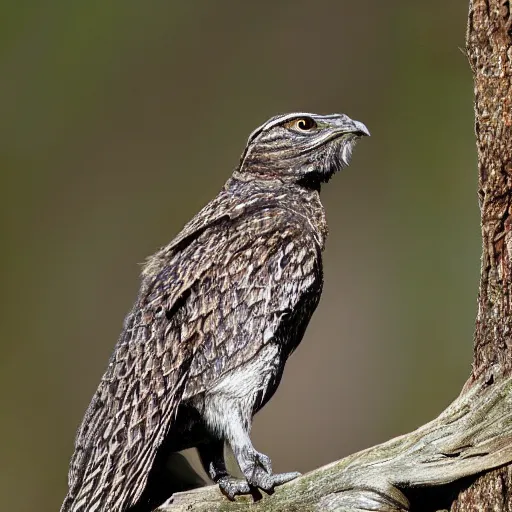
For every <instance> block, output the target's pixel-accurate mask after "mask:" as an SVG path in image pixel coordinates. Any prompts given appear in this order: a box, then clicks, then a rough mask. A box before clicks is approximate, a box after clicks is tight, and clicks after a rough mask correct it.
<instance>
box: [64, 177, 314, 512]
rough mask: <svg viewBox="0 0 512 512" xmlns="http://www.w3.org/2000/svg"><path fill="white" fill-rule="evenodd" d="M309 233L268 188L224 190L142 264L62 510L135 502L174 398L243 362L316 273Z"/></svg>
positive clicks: (89, 416) (88, 418)
mask: <svg viewBox="0 0 512 512" xmlns="http://www.w3.org/2000/svg"><path fill="white" fill-rule="evenodd" d="M302 207H303V205H302ZM317 232H318V230H316V231H314V230H312V229H310V226H308V224H307V223H305V222H304V219H303V216H302V215H301V214H300V213H298V212H297V211H294V209H293V208H290V207H289V205H288V206H287V205H285V204H283V202H282V201H280V199H279V196H276V195H269V193H268V190H259V188H258V187H257V186H255V187H250V188H248V192H247V193H246V194H245V195H244V196H243V197H240V196H237V197H234V196H232V195H231V194H230V192H229V191H227V190H226V189H225V190H223V191H222V192H221V194H220V195H219V196H218V197H217V198H216V199H215V200H214V201H212V202H211V203H210V204H209V205H207V206H206V207H205V208H204V209H203V210H202V211H201V212H200V213H199V214H198V215H197V216H196V217H195V218H194V219H193V220H192V221H191V222H190V223H189V224H187V226H185V228H184V229H183V231H182V232H181V233H180V234H179V235H178V236H177V237H176V238H175V239H174V240H173V241H172V242H171V243H170V244H169V245H168V246H166V247H164V248H162V249H161V250H160V251H159V252H157V254H156V255H155V256H153V257H152V258H150V259H149V260H148V263H147V265H146V267H145V269H144V271H143V278H142V284H141V290H140V293H139V296H138V298H137V301H136V303H135V305H134V307H133V309H132V311H131V313H130V314H129V315H128V317H127V319H126V321H125V326H124V330H123V333H122V335H121V337H120V339H119V341H118V344H117V345H116V349H115V351H114V353H113V355H112V358H111V360H110V363H109V366H108V368H107V371H106V372H105V375H104V377H103V379H102V381H101V383H100V386H99V388H98V390H97V392H96V394H95V396H94V398H93V400H92V402H91V404H90V406H89V409H88V411H87V413H86V417H85V419H84V422H83V424H82V427H81V429H80V430H79V432H78V435H77V440H76V447H75V455H74V456H73V459H72V463H71V469H70V475H69V487H70V492H69V494H68V497H69V500H70V502H72V508H69V509H66V508H64V506H63V510H73V512H81V511H85V510H87V511H94V510H98V511H106V510H109V511H114V510H115V511H124V510H126V509H127V508H128V507H130V506H132V505H134V504H135V503H136V502H137V499H138V498H139V497H140V495H141V493H142V491H143V489H144V487H145V485H146V481H147V477H148V474H149V471H150V469H151V465H152V463H153V460H154V458H155V455H156V452H157V450H158V447H159V446H160V444H161V443H162V441H163V439H164V437H165V435H166V433H167V431H168V430H169V427H170V425H171V422H172V421H173V416H174V415H175V414H176V411H177V408H178V406H179V404H180V402H181V401H182V399H184V398H190V397H192V396H194V395H196V394H198V393H201V392H203V391H204V390H205V389H207V388H208V387H209V386H211V385H212V384H213V383H214V382H215V380H216V379H218V378H219V377H220V376H222V375H223V374H225V373H226V372H228V371H229V370H231V369H233V368H234V367H236V366H239V365H241V364H243V363H244V362H247V361H248V360H249V359H251V358H252V357H253V356H254V355H255V354H256V353H257V352H258V351H259V350H260V349H261V347H262V346H263V345H264V344H265V343H266V342H268V341H269V340H270V339H272V337H273V336H274V335H275V334H276V333H277V331H278V329H279V325H280V323H281V320H282V318H283V316H284V315H286V314H289V313H290V312H291V311H292V310H293V308H294V306H295V305H296V304H295V303H296V302H297V301H298V300H299V299H300V298H301V296H302V295H303V293H304V292H305V291H306V290H307V289H308V287H309V286H311V284H312V283H313V281H314V276H318V272H320V273H321V269H320V270H319V269H318V268H316V267H315V265H317V261H318V260H319V258H318V254H319V252H320V251H321V248H322V247H321V246H320V245H319V244H318V242H319V241H318V239H317V237H318V234H317ZM283 272H286V286H288V287H294V289H293V290H292V289H289V288H284V287H283V288H282V289H281V285H282V283H281V282H280V276H281V275H282V274H283ZM316 295H317V296H318V297H319V293H318V294H316ZM315 305H316V304H315ZM309 309H310V310H311V311H310V313H309V314H308V315H309V316H310V314H311V313H312V310H314V307H313V308H312V309H311V308H309ZM309 316H308V319H309Z"/></svg>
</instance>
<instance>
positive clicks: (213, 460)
mask: <svg viewBox="0 0 512 512" xmlns="http://www.w3.org/2000/svg"><path fill="white" fill-rule="evenodd" d="M198 452H199V458H200V459H201V463H202V465H203V468H204V470H205V471H206V473H208V475H209V476H210V478H211V479H212V480H213V481H214V482H215V483H217V484H219V487H220V490H221V491H222V492H223V493H224V494H225V495H226V496H227V497H228V498H229V499H231V500H233V499H234V498H235V496H238V495H240V494H249V492H250V491H251V489H250V486H249V484H248V483H247V480H245V479H242V478H235V477H233V476H231V475H230V474H229V473H228V471H227V469H226V464H225V462H224V441H223V440H222V439H214V440H212V441H211V442H209V443H207V444H202V445H200V446H198Z"/></svg>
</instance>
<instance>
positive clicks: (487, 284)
mask: <svg viewBox="0 0 512 512" xmlns="http://www.w3.org/2000/svg"><path fill="white" fill-rule="evenodd" d="M466 43H467V53H468V57H469V61H470V64H471V68H472V70H473V73H474V80H475V118H476V119H475V128H476V130H475V131H476V137H477V148H478V170H479V180H478V197H479V201H480V209H481V215H482V241H483V246H482V268H481V278H480V292H479V295H478V314H477V319H476V331H475V345H474V361H473V375H472V378H473V379H475V380H476V379H477V378H478V377H479V376H482V375H483V376H485V379H486V381H487V382H489V383H492V382H494V381H495V380H497V379H501V378H503V377H506V376H510V375H511V374H512V319H511V300H512V217H511V216H510V215H511V213H512V209H511V208H512V138H511V135H512V130H511V127H512V12H511V4H510V1H508V0H471V2H470V10H469V20H468V32H467V41H466ZM476 509H478V510H512V466H508V467H505V468H501V469H498V470H495V471H492V472H490V473H487V474H485V475H484V476H482V477H481V478H479V479H478V480H477V481H476V482H475V483H474V484H473V485H471V486H470V487H469V488H468V489H466V490H465V491H463V492H461V493H460V495H459V497H458V499H457V500H456V502H454V504H453V506H452V511H454V512H455V511H457V512H462V511H468V510H476Z"/></svg>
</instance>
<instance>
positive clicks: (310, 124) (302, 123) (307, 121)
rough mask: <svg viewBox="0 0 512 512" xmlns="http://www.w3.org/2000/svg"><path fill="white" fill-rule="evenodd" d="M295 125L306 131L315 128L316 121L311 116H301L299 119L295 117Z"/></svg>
mask: <svg viewBox="0 0 512 512" xmlns="http://www.w3.org/2000/svg"><path fill="white" fill-rule="evenodd" d="M295 126H296V127H297V128H298V129H299V130H302V131H303V132H307V131H309V130H313V129H315V128H316V123H315V121H314V120H313V119H311V117H302V118H301V119H297V121H295Z"/></svg>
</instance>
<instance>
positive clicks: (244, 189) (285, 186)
mask: <svg viewBox="0 0 512 512" xmlns="http://www.w3.org/2000/svg"><path fill="white" fill-rule="evenodd" d="M308 185H309V184H308ZM225 188H226V189H229V190H230V191H231V193H234V194H236V195H241V196H247V199H249V200H250V202H251V203H253V205H254V206H256V204H260V205H262V206H263V203H265V206H268V205H269V203H270V204H274V205H275V206H276V207H278V208H286V209H288V210H292V211H293V212H294V213H295V214H297V215H299V216H301V217H304V218H305V219H306V220H307V221H308V224H309V225H310V226H311V229H312V230H314V231H315V238H316V239H317V242H318V244H319V246H320V248H321V249H322V250H323V248H324V246H325V240H326V238H327V234H328V228H327V219H326V217H325V209H324V206H323V204H322V202H321V201H320V186H319V185H318V187H312V186H305V184H303V183H297V182H290V181H284V182H282V181H279V180H268V179H263V180H259V179H257V178H255V177H254V176H251V177H250V179H247V176H246V175H244V174H240V175H237V173H236V172H235V173H234V174H233V176H232V177H231V178H230V179H229V180H228V181H227V183H226V185H225ZM256 197H260V200H258V201H256V202H253V200H254V199H255V198H256ZM263 198H264V201H263Z"/></svg>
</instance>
